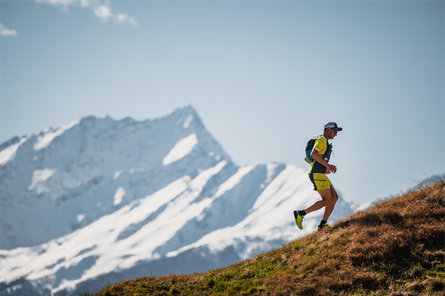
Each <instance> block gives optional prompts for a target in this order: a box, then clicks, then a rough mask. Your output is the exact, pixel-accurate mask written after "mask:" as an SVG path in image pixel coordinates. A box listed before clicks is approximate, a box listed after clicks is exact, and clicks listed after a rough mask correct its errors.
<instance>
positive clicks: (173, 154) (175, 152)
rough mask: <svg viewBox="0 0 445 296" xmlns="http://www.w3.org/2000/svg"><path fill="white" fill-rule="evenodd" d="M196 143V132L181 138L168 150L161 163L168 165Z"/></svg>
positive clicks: (184, 154)
mask: <svg viewBox="0 0 445 296" xmlns="http://www.w3.org/2000/svg"><path fill="white" fill-rule="evenodd" d="M197 143H198V138H197V137H196V134H191V135H189V136H187V137H185V138H184V139H181V140H180V141H179V142H178V143H176V145H175V147H173V148H172V149H171V150H170V152H169V153H168V154H167V156H165V157H164V159H163V160H162V163H163V164H164V165H169V164H171V163H173V162H175V161H178V160H180V159H182V158H184V156H186V155H187V154H189V153H190V152H191V151H192V150H193V148H194V147H195V146H196V144H197Z"/></svg>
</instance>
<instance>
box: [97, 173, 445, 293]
mask: <svg viewBox="0 0 445 296" xmlns="http://www.w3.org/2000/svg"><path fill="white" fill-rule="evenodd" d="M444 196H445V182H441V183H438V184H436V185H434V186H430V187H424V188H422V189H420V190H418V191H413V192H408V193H406V194H404V195H402V196H399V197H396V198H393V199H390V200H386V201H382V202H380V203H379V204H377V205H375V206H374V207H372V208H370V209H368V210H366V211H360V212H357V213H355V214H354V215H352V216H350V217H348V218H346V219H343V220H341V221H339V222H337V223H336V224H335V225H334V226H333V228H332V230H329V231H321V232H316V233H312V234H309V235H307V236H305V237H303V238H301V239H298V240H296V241H294V242H291V243H289V244H286V245H284V246H283V247H281V248H279V249H276V250H273V251H271V252H267V253H264V254H261V255H259V256H257V257H255V258H253V259H249V260H246V261H243V262H240V263H237V264H234V265H231V266H228V267H225V268H221V269H217V270H213V271H210V272H207V273H203V274H193V275H182V276H165V277H146V278H139V279H135V280H132V281H125V282H122V283H119V284H116V285H112V286H110V287H107V288H105V289H103V290H102V291H100V292H99V293H97V295H99V296H105V295H107V296H114V295H119V296H121V295H122V296H125V295H136V296H138V295H443V291H444V290H445V263H444V262H445V260H444V259H445V251H444V249H443V247H444V245H445V239H444V233H445V210H444V206H443V199H444ZM295 231H298V230H297V229H296V230H295Z"/></svg>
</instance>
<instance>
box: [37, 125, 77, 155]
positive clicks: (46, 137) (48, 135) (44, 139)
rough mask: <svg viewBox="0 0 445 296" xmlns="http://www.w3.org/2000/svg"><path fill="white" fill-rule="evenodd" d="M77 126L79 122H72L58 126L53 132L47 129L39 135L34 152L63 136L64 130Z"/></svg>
mask: <svg viewBox="0 0 445 296" xmlns="http://www.w3.org/2000/svg"><path fill="white" fill-rule="evenodd" d="M77 124H79V121H73V122H71V123H69V124H66V125H63V126H60V127H58V128H56V129H54V130H51V129H48V130H46V131H45V132H44V133H43V134H42V135H39V136H38V138H37V141H36V142H35V144H34V150H40V149H43V148H45V147H48V145H49V144H50V143H51V142H52V141H53V140H54V139H55V138H56V137H58V136H60V135H61V134H63V133H64V132H65V131H66V130H69V129H70V128H72V127H73V126H75V125H77Z"/></svg>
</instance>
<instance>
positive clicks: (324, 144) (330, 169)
mask: <svg viewBox="0 0 445 296" xmlns="http://www.w3.org/2000/svg"><path fill="white" fill-rule="evenodd" d="M341 130H343V129H342V128H341V127H338V126H337V124H336V123H335V122H328V123H327V124H325V126H324V133H323V136H319V137H318V138H317V140H315V143H314V147H313V149H312V152H311V157H312V158H313V159H314V161H313V162H312V163H311V169H310V170H309V179H310V180H311V182H312V184H314V190H316V191H317V192H318V193H319V194H320V196H321V199H322V200H320V201H317V202H316V203H314V204H313V205H312V206H310V207H309V208H307V209H305V210H302V211H294V216H295V222H296V223H297V226H298V228H300V229H303V225H302V222H303V219H304V216H305V215H306V214H309V213H311V212H313V211H316V210H319V209H321V208H323V207H324V208H325V209H324V215H323V218H322V220H321V222H320V225H319V226H318V230H321V229H323V228H326V227H327V228H330V226H329V225H328V224H327V221H328V219H329V216H330V215H331V213H332V211H333V210H334V206H335V203H336V202H337V200H338V194H337V192H336V191H335V189H334V186H332V183H331V181H330V180H329V178H328V177H327V176H326V174H329V173H335V172H336V171H337V167H336V166H335V165H331V164H329V158H330V157H331V151H332V144H330V143H329V142H328V140H332V139H334V138H335V136H337V133H338V132H339V131H341Z"/></svg>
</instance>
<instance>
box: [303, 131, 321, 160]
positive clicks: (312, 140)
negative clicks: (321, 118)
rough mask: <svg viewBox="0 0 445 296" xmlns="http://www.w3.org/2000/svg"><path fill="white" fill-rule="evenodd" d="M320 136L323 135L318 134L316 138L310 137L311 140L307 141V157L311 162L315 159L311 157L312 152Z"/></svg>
mask: <svg viewBox="0 0 445 296" xmlns="http://www.w3.org/2000/svg"><path fill="white" fill-rule="evenodd" d="M319 137H321V135H320V136H316V137H315V138H312V139H310V140H309V141H308V142H307V144H306V149H305V152H306V157H307V159H308V160H309V161H310V162H313V161H314V159H313V158H312V157H311V152H312V149H313V148H314V144H315V141H316V140H317V139H318V138H319Z"/></svg>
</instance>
